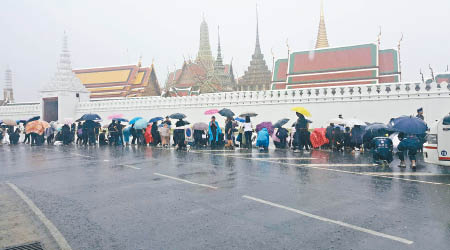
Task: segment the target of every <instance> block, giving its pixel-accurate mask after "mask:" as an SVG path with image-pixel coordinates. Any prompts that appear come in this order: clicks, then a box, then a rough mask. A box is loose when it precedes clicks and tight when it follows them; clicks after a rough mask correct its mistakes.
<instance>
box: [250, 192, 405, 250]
mask: <svg viewBox="0 0 450 250" xmlns="http://www.w3.org/2000/svg"><path fill="white" fill-rule="evenodd" d="M242 197H243V198H245V199H249V200H253V201H256V202H260V203H263V204H266V205H269V206H272V207H278V208H282V209H285V210H288V211H290V212H294V213H297V214H300V215H303V216H307V217H309V218H313V219H316V220H320V221H324V222H328V223H333V224H336V225H339V226H343V227H347V228H350V229H353V230H356V231H360V232H363V233H368V234H371V235H374V236H378V237H383V238H386V239H390V240H394V241H398V242H401V243H403V244H408V245H411V244H413V243H414V241H411V240H407V239H404V238H400V237H397V236H392V235H389V234H384V233H380V232H377V231H374V230H370V229H367V228H363V227H358V226H355V225H352V224H348V223H345V222H342V221H337V220H332V219H328V218H325V217H322V216H318V215H314V214H310V213H307V212H304V211H301V210H298V209H295V208H291V207H287V206H283V205H280V204H277V203H273V202H270V201H266V200H262V199H259V198H255V197H252V196H248V195H243V196H242Z"/></svg>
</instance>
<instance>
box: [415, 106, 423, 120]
mask: <svg viewBox="0 0 450 250" xmlns="http://www.w3.org/2000/svg"><path fill="white" fill-rule="evenodd" d="M416 117H417V118H419V119H421V120H422V121H423V120H425V117H424V116H423V108H419V109H417V115H416Z"/></svg>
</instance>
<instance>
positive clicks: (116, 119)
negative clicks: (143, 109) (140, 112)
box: [112, 118, 128, 122]
mask: <svg viewBox="0 0 450 250" xmlns="http://www.w3.org/2000/svg"><path fill="white" fill-rule="evenodd" d="M112 120H113V121H118V122H128V120H127V119H125V118H114V119H112Z"/></svg>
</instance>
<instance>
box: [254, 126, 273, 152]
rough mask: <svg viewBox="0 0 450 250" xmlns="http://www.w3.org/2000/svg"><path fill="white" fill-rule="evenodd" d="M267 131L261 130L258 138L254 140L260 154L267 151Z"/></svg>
mask: <svg viewBox="0 0 450 250" xmlns="http://www.w3.org/2000/svg"><path fill="white" fill-rule="evenodd" d="M269 138H270V135H269V131H267V129H266V128H262V129H261V130H260V131H259V132H258V138H257V139H256V146H257V147H259V151H260V152H268V151H269Z"/></svg>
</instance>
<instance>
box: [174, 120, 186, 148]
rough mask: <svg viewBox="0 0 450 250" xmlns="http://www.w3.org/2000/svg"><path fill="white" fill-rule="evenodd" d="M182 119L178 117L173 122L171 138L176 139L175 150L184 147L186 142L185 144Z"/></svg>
mask: <svg viewBox="0 0 450 250" xmlns="http://www.w3.org/2000/svg"><path fill="white" fill-rule="evenodd" d="M184 125H185V123H184V121H183V119H179V120H178V121H177V122H176V123H175V127H176V128H175V130H174V132H173V140H174V141H176V145H178V148H177V150H182V149H185V148H186V144H185V142H184V141H185V135H184V128H183V127H184Z"/></svg>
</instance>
